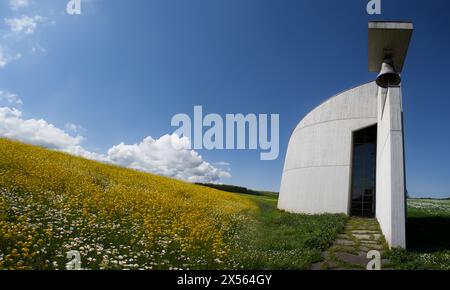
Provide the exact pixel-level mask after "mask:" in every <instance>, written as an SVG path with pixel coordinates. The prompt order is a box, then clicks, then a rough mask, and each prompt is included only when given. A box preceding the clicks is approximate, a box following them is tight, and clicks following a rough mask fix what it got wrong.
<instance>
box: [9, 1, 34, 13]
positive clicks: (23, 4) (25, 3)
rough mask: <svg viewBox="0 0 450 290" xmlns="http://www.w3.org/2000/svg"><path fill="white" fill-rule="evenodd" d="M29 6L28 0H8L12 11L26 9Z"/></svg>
mask: <svg viewBox="0 0 450 290" xmlns="http://www.w3.org/2000/svg"><path fill="white" fill-rule="evenodd" d="M29 4H30V1H29V0H9V7H11V9H12V10H14V11H16V10H19V9H21V8H24V7H27V6H28V5H29Z"/></svg>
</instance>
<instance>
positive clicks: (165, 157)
mask: <svg viewBox="0 0 450 290" xmlns="http://www.w3.org/2000/svg"><path fill="white" fill-rule="evenodd" d="M190 147H191V144H190V141H189V139H188V138H186V137H182V138H180V137H179V136H178V135H175V134H174V135H165V136H162V137H161V138H159V139H156V140H155V139H153V138H151V137H147V138H145V139H144V140H143V141H142V142H141V143H138V144H133V145H126V144H123V143H121V144H119V145H116V146H114V147H112V148H111V149H109V150H108V158H109V159H110V160H111V161H112V162H113V163H115V164H120V165H122V166H126V167H130V168H134V169H138V170H142V171H148V172H152V173H155V174H160V175H165V176H170V177H173V178H177V179H183V180H187V181H191V182H201V181H208V182H217V181H219V180H220V178H226V177H231V176H230V174H229V173H228V172H225V171H222V170H219V169H217V168H215V167H213V166H212V165H211V164H209V163H208V162H205V161H204V160H203V158H202V156H200V155H199V154H198V153H197V152H196V151H194V150H190V149H189V148H190Z"/></svg>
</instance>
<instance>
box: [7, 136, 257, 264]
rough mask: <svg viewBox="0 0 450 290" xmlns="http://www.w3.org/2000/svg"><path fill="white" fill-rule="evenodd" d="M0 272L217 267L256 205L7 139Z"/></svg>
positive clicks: (238, 198)
mask: <svg viewBox="0 0 450 290" xmlns="http://www.w3.org/2000/svg"><path fill="white" fill-rule="evenodd" d="M0 152H1V153H0V193H1V194H0V250H1V251H0V253H1V254H0V255H3V257H2V256H0V268H24V269H27V268H34V269H36V268H65V263H66V262H67V259H66V252H67V251H69V250H80V252H81V256H85V257H89V260H88V261H84V264H85V265H84V266H86V267H89V268H96V269H98V268H143V269H152V268H153V269H155V268H156V269H157V268H169V267H183V268H196V267H199V266H202V267H205V265H209V266H210V267H212V268H216V267H218V266H219V265H218V263H220V260H221V259H222V258H223V257H224V256H226V255H227V254H228V251H229V250H230V247H231V244H232V240H233V239H234V237H233V235H234V234H235V229H236V228H237V226H238V224H239V223H241V222H242V221H243V220H244V219H245V218H246V215H245V213H246V212H248V211H251V210H254V209H255V208H256V207H255V205H254V203H252V202H251V201H249V200H248V199H245V198H243V197H240V196H237V195H233V194H231V193H226V192H222V191H218V190H214V189H209V188H206V187H202V186H196V185H192V184H189V183H184V182H181V181H177V180H173V179H169V178H164V177H160V176H155V175H151V174H146V173H141V172H137V171H134V170H129V169H123V168H119V167H115V166H109V165H105V164H101V163H98V162H94V161H89V160H85V159H82V158H77V157H73V156H69V155H66V154H64V153H60V152H55V151H50V150H46V149H42V148H39V147H35V146H30V145H24V144H21V143H18V142H12V141H8V140H5V139H0Z"/></svg>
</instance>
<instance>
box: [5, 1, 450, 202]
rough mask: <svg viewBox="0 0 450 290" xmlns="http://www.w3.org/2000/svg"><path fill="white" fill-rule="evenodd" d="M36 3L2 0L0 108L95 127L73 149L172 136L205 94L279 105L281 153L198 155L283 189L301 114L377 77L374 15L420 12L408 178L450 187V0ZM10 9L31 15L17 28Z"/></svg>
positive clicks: (237, 179) (430, 187)
mask: <svg viewBox="0 0 450 290" xmlns="http://www.w3.org/2000/svg"><path fill="white" fill-rule="evenodd" d="M15 1H16V2H17V0H15ZM19 2H21V1H19ZM25 2H27V4H28V5H23V7H12V6H11V3H10V1H9V0H2V1H1V2H0V17H1V20H0V21H1V22H0V35H1V40H0V92H3V95H4V97H3V103H0V107H1V106H2V105H3V106H8V107H10V108H12V107H14V108H16V110H18V111H20V112H21V115H20V116H18V115H17V114H16V115H14V116H15V117H14V118H16V119H19V118H20V122H24V121H23V120H30V119H32V120H35V121H36V120H37V119H43V120H45V122H46V125H45V126H46V128H49V127H51V126H54V127H56V128H61V130H64V131H65V132H66V133H67V134H70V135H71V136H77V135H80V136H83V137H84V139H83V140H82V141H80V140H78V141H75V140H72V139H67V142H68V143H70V144H71V146H72V145H76V146H82V148H83V150H88V151H89V152H92V153H98V154H106V152H107V151H108V150H109V149H110V148H111V147H113V146H116V145H118V144H121V143H122V142H123V144H122V145H123V146H122V147H120V146H119V147H115V149H117V151H120V149H126V150H131V149H130V148H131V147H126V146H128V145H130V146H131V145H133V144H139V143H140V142H142V141H143V139H144V138H145V137H147V136H152V137H153V138H154V139H155V140H157V139H158V138H160V137H161V136H163V135H166V134H171V133H172V132H173V131H174V129H175V128H173V127H171V126H170V120H171V118H172V116H173V115H175V114H178V113H187V114H190V115H192V114H193V107H194V106H195V105H202V106H203V110H204V111H205V113H218V114H221V115H224V114H226V113H244V114H247V113H256V114H259V113H267V114H269V113H276V114H280V156H279V158H278V159H277V160H275V161H260V156H259V153H260V152H259V151H248V150H245V151H207V150H198V153H199V154H200V155H201V157H199V156H197V157H196V158H197V159H199V158H200V159H199V160H201V161H205V162H208V164H210V165H211V167H209V169H211V168H216V169H218V170H219V171H221V170H222V171H223V172H228V171H229V173H230V174H231V176H232V177H231V178H223V179H222V181H223V182H224V183H230V184H237V185H243V186H248V187H251V188H256V189H268V190H274V191H278V189H279V184H280V179H281V172H282V167H283V163H284V154H285V150H286V147H287V142H288V140H289V136H290V133H291V131H292V130H293V129H294V127H295V126H296V124H297V123H298V122H299V120H300V119H301V118H302V117H303V116H304V115H305V114H306V113H307V112H309V111H310V110H311V109H313V108H314V107H315V106H316V105H318V104H320V103H321V102H322V101H323V100H325V99H327V98H328V97H330V96H332V95H334V94H336V93H338V92H340V91H342V90H345V89H347V88H350V87H352V86H355V85H358V84H361V83H364V82H367V81H370V80H373V79H374V78H375V77H376V76H375V75H374V74H373V73H369V72H368V71H367V22H368V21H369V20H374V19H389V20H391V19H393V20H411V21H413V22H414V25H415V32H414V36H413V40H412V43H411V47H410V50H409V54H408V59H407V62H406V66H405V68H404V73H403V79H404V82H403V93H404V111H405V134H406V135H405V137H406V157H407V178H408V179H407V187H408V190H409V192H410V194H411V195H413V196H433V197H448V196H450V170H449V169H448V168H449V167H448V164H449V162H450V153H449V151H448V147H449V146H448V144H449V143H450V134H449V129H448V125H449V124H450V114H449V105H450V96H449V93H448V90H447V88H446V86H447V84H448V81H449V80H450V79H449V72H448V67H449V66H450V56H449V54H448V52H449V51H450V2H449V1H446V0H430V1H411V0H408V1H407V0H395V1H394V0H382V15H381V16H375V17H374V16H369V15H368V14H367V13H366V8H365V7H366V4H367V2H368V1H363V0H346V1H331V0H330V1H325V0H322V1H312V0H311V1H295V0H283V1H275V0H246V1H242V0H213V1H211V0H208V1H207V0H183V1H181V0H158V1H156V0H149V1H144V0H127V1H125V0H108V1H106V0H89V1H86V0H85V1H82V15H80V16H70V15H68V14H67V13H66V11H65V5H66V1H61V0H39V1H38V0H29V1H25ZM25 16H26V17H29V18H24V17H25ZM7 19H10V21H9V22H8V21H7ZM11 19H21V20H22V22H20V23H21V24H22V26H20V25H19V26H18V24H17V23H16V24H17V25H16V26H15V30H14V23H13V24H12V22H11ZM24 23H25V24H24ZM34 24H35V25H34ZM2 59H3V63H4V64H3V65H2ZM6 95H8V96H10V97H9V101H8V100H7V98H6V97H5V96H6ZM11 96H15V100H18V99H20V100H21V102H14V101H12V97H11ZM1 100H2V98H1V94H0V101H1ZM16 112H17V111H16ZM8 114H10V115H11V114H13V113H11V112H10V111H9V113H8ZM16 121H17V120H16ZM17 122H19V121H17ZM29 123H30V122H28V123H26V124H29ZM20 124H22V123H20ZM33 124H34V123H33ZM70 124H75V125H76V126H71V125H70ZM41 125H42V124H40V125H38V126H41ZM51 130H53V129H51ZM51 130H50V131H51ZM51 132H53V133H54V134H53V133H52V134H53V135H51V134H50V135H51V136H59V135H58V134H62V133H61V132H59V131H58V132H56V131H51ZM55 132H56V133H55ZM55 134H56V135H55ZM65 137H67V136H65ZM430 140H432V141H430ZM161 142H162V141H161ZM152 144H153V143H152ZM158 144H159V143H158ZM153 145H154V146H157V145H155V144H153ZM153 145H152V146H153ZM158 146H159V145H158ZM161 146H162V145H161ZM133 148H135V147H133ZM158 148H159V147H158ZM121 158H123V156H121ZM197 159H196V160H197ZM121 160H122V159H121ZM197 161H198V160H197ZM217 162H226V163H229V164H230V165H229V166H223V165H219V164H216V163H217ZM166 169H167V168H166ZM211 170H212V169H211ZM217 176H218V175H217Z"/></svg>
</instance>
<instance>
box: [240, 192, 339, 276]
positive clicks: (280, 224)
mask: <svg viewBox="0 0 450 290" xmlns="http://www.w3.org/2000/svg"><path fill="white" fill-rule="evenodd" d="M247 198H249V199H251V200H253V201H254V202H256V203H257V204H258V207H259V213H258V215H257V218H256V220H255V221H254V222H252V223H250V224H248V225H247V227H245V228H244V230H243V232H244V233H245V234H243V235H241V240H240V244H239V245H240V250H239V251H237V254H238V256H237V257H235V260H236V261H239V264H240V265H241V268H244V269H309V268H310V267H311V265H312V264H313V263H315V262H318V261H320V260H321V254H322V252H323V251H324V250H326V249H327V248H328V247H330V245H331V244H332V242H333V241H334V240H335V238H336V237H337V235H338V234H339V233H341V232H342V231H343V230H344V226H345V222H346V220H347V217H346V216H345V215H331V214H326V215H299V214H292V213H287V212H284V211H280V210H277V209H276V203H277V198H276V197H275V196H273V195H270V194H269V195H266V196H263V197H261V196H250V197H247Z"/></svg>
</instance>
